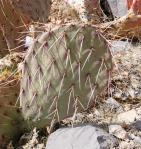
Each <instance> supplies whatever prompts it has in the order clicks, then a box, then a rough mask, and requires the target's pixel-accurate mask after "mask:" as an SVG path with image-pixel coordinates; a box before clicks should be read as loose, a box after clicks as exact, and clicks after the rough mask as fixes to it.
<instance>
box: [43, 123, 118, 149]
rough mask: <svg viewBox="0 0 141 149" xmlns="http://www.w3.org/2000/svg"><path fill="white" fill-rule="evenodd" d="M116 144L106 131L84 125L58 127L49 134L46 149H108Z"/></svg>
mask: <svg viewBox="0 0 141 149" xmlns="http://www.w3.org/2000/svg"><path fill="white" fill-rule="evenodd" d="M117 144H118V142H117V140H116V139H115V138H114V137H112V136H111V135H109V134H108V133H107V132H105V131H103V130H102V129H100V128H97V127H94V126H91V125H86V126H78V127H74V128H72V127H69V128H61V129H58V130H57V131H56V132H54V133H52V134H51V135H50V136H49V138H48V141H47V145H46V149H102V148H104V149H109V148H110V147H114V146H116V145H117Z"/></svg>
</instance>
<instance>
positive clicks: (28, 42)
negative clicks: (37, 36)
mask: <svg viewBox="0 0 141 149" xmlns="http://www.w3.org/2000/svg"><path fill="white" fill-rule="evenodd" d="M33 42H34V40H33V38H32V37H30V36H26V38H25V47H27V48H28V47H30V46H31V45H32V44H33Z"/></svg>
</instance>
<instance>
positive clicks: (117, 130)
mask: <svg viewBox="0 0 141 149" xmlns="http://www.w3.org/2000/svg"><path fill="white" fill-rule="evenodd" d="M109 133H110V134H112V135H114V136H115V137H117V138H119V139H123V140H124V139H126V138H127V132H126V131H125V130H124V129H123V128H122V127H121V126H120V125H110V126H109Z"/></svg>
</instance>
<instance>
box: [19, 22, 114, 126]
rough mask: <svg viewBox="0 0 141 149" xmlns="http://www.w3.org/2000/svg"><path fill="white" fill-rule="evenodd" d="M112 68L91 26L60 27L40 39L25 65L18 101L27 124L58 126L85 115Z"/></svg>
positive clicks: (104, 44)
mask: <svg viewBox="0 0 141 149" xmlns="http://www.w3.org/2000/svg"><path fill="white" fill-rule="evenodd" d="M111 69H112V60H111V54H110V51H109V47H108V44H107V42H106V40H105V39H104V37H103V36H102V35H101V34H100V33H99V32H98V31H97V29H96V28H95V27H94V26H91V25H85V24H83V25H75V24H74V25H70V24H67V25H62V26H59V27H55V28H53V29H52V30H51V31H49V32H44V33H42V34H41V35H39V36H38V37H37V38H36V39H35V42H34V44H33V45H32V47H30V49H29V51H28V53H27V55H26V58H25V60H24V62H23V70H22V80H21V93H20V102H21V107H22V111H23V115H24V117H25V119H30V120H33V121H36V120H46V123H50V122H51V120H52V119H53V118H55V119H56V120H57V121H60V120H62V119H63V118H65V117H68V116H72V115H73V114H74V113H76V112H78V111H81V110H86V109H87V108H89V107H90V106H91V105H92V103H93V102H94V100H95V98H96V96H97V95H99V94H101V92H102V90H103V89H104V88H105V87H106V86H107V84H108V79H109V74H110V72H111Z"/></svg>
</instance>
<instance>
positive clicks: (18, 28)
mask: <svg viewBox="0 0 141 149" xmlns="http://www.w3.org/2000/svg"><path fill="white" fill-rule="evenodd" d="M25 20H26V19H25V18H21V16H20V15H19V14H18V13H17V12H16V10H15V9H14V8H13V7H12V5H11V3H10V1H9V0H2V1H0V58H1V57H4V56H5V55H6V54H8V53H9V52H11V51H19V50H21V46H20V45H21V43H20V40H18V39H20V37H21V36H23V35H20V32H22V31H23V30H26V28H25V26H24V23H23V22H24V21H25ZM12 49H13V50H12ZM14 49H15V50H14Z"/></svg>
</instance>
